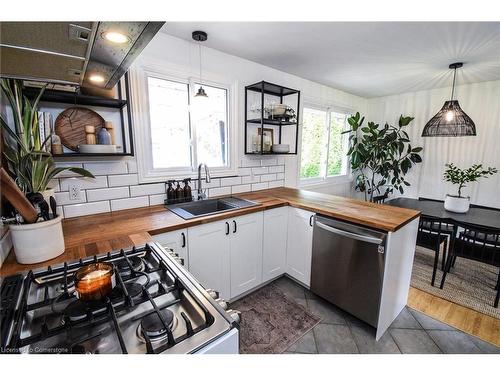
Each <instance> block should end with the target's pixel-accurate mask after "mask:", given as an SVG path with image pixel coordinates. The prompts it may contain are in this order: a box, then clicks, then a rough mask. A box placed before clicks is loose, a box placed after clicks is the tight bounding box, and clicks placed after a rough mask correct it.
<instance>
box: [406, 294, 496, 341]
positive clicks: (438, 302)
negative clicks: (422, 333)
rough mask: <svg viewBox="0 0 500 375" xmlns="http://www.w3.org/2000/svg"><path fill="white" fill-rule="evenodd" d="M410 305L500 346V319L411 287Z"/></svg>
mask: <svg viewBox="0 0 500 375" xmlns="http://www.w3.org/2000/svg"><path fill="white" fill-rule="evenodd" d="M408 306H409V307H411V308H412V309H415V310H417V311H420V312H421V313H424V314H426V315H428V316H430V317H432V318H434V319H437V320H439V321H441V322H444V323H446V324H448V325H450V326H452V327H454V328H456V329H459V330H461V331H464V332H466V333H469V334H471V335H473V336H476V337H479V338H480V339H482V340H485V341H488V342H490V343H492V344H495V345H497V346H500V319H495V318H493V317H491V316H488V315H484V314H482V313H479V312H477V311H474V310H472V309H469V308H467V307H463V306H460V305H457V304H456V303H453V302H450V301H447V300H444V299H442V298H439V297H436V296H433V295H432V294H429V293H426V292H424V291H421V290H419V289H415V288H413V287H410V292H409V294H408Z"/></svg>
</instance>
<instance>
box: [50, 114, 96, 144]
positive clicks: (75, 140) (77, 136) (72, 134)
mask: <svg viewBox="0 0 500 375" xmlns="http://www.w3.org/2000/svg"><path fill="white" fill-rule="evenodd" d="M86 125H92V126H94V127H95V133H96V135H97V133H99V130H100V129H101V128H102V127H103V126H104V119H103V118H102V117H101V115H99V114H98V113H97V112H95V111H93V110H91V109H88V108H83V107H70V108H67V109H65V110H64V111H63V112H61V113H60V114H59V116H57V119H56V122H55V132H56V134H57V135H58V136H59V137H61V143H62V144H63V145H64V146H66V147H67V148H69V149H70V150H73V151H77V152H78V145H81V144H82V143H83V144H84V143H87V139H86V134H85V126H86Z"/></svg>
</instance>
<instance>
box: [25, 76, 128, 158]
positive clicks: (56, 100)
mask: <svg viewBox="0 0 500 375" xmlns="http://www.w3.org/2000/svg"><path fill="white" fill-rule="evenodd" d="M39 92H40V89H39V88H36V87H24V88H23V94H24V95H26V97H27V98H28V99H31V100H33V99H35V98H36V97H37V96H38V94H39ZM117 93H118V98H103V97H99V96H93V95H84V94H79V93H75V92H68V91H60V90H51V89H46V90H45V91H44V93H43V94H42V97H41V98H40V104H39V108H41V107H43V103H53V104H55V105H56V107H57V108H59V106H58V104H62V106H61V112H62V111H63V110H64V107H65V105H67V104H69V105H77V106H82V107H86V106H87V107H99V108H102V109H103V110H112V112H113V113H118V115H115V118H117V117H119V120H116V121H117V123H119V125H120V127H121V137H120V138H121V145H120V144H119V142H118V139H117V144H118V146H121V149H122V151H121V152H116V153H83V152H64V153H63V154H54V155H53V157H54V158H55V159H63V158H74V159H76V158H92V157H101V158H103V157H121V156H133V155H134V144H133V134H132V115H131V111H130V104H131V103H130V87H129V79H128V73H125V75H124V76H123V77H122V79H120V81H118V84H117ZM42 110H43V108H42ZM96 110H97V109H96ZM107 113H108V114H109V113H110V111H107ZM54 121H55V118H54Z"/></svg>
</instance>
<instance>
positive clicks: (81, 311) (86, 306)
mask: <svg viewBox="0 0 500 375" xmlns="http://www.w3.org/2000/svg"><path fill="white" fill-rule="evenodd" d="M105 309H106V305H104V304H103V303H102V302H99V301H89V302H83V301H80V300H76V301H73V302H71V303H70V304H69V305H68V306H66V308H65V309H64V310H63V314H64V316H65V317H67V318H68V319H69V320H70V321H71V322H75V321H77V320H80V319H83V318H85V317H86V316H87V314H88V313H89V312H94V313H95V312H97V311H99V310H102V311H104V310H105Z"/></svg>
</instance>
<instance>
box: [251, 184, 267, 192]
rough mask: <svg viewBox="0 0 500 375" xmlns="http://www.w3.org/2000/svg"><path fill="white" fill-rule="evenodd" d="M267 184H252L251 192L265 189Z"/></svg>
mask: <svg viewBox="0 0 500 375" xmlns="http://www.w3.org/2000/svg"><path fill="white" fill-rule="evenodd" d="M268 186H269V184H268V183H267V182H261V183H259V184H252V191H256V190H263V189H267V187H268Z"/></svg>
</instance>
